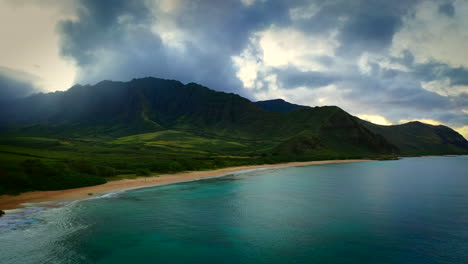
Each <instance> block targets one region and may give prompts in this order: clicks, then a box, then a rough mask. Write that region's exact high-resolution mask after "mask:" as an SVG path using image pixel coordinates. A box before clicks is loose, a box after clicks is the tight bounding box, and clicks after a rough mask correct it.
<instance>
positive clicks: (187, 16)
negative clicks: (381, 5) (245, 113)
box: [59, 0, 288, 95]
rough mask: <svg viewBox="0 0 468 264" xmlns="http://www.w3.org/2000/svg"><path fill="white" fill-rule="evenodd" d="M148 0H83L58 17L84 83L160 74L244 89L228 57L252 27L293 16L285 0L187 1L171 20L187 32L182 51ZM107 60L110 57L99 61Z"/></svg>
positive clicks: (241, 45) (246, 38)
mask: <svg viewBox="0 0 468 264" xmlns="http://www.w3.org/2000/svg"><path fill="white" fill-rule="evenodd" d="M148 3H149V2H148V1H144V0H137V1H123V0H118V1H91V0H82V1H80V6H79V12H78V19H77V20H68V21H63V22H62V23H60V25H59V31H60V32H61V36H62V53H63V55H65V56H68V57H71V58H72V59H74V60H75V61H77V63H78V66H79V67H80V69H79V70H80V73H79V77H78V81H79V82H97V81H99V80H100V79H103V78H110V79H114V80H128V79H131V78H134V77H143V76H156V77H161V78H170V79H177V80H180V81H182V82H198V83H201V84H203V85H206V86H208V87H210V88H213V89H216V90H225V91H232V92H237V93H240V94H244V95H245V92H244V91H243V90H242V84H241V82H240V81H239V80H238V79H237V77H236V71H237V69H235V68H234V65H233V63H232V59H231V56H234V55H238V54H239V53H240V52H241V51H242V49H243V48H244V47H245V46H246V44H247V42H248V41H249V37H250V35H251V33H253V32H255V31H258V30H260V29H263V28H264V27H267V26H270V25H271V24H275V23H277V24H281V23H286V21H287V20H288V13H287V6H285V4H284V3H285V2H282V1H271V2H269V3H268V4H266V3H262V2H259V3H255V4H254V6H252V7H245V6H244V5H243V4H242V3H241V2H240V1H238V0H236V1H198V2H188V3H187V5H184V6H182V7H180V8H179V9H178V10H177V13H176V14H174V16H173V17H172V18H171V19H173V22H174V24H175V25H176V26H177V27H178V28H180V29H182V30H183V31H184V32H185V34H186V35H185V36H186V37H187V39H183V40H180V42H181V44H182V46H183V47H184V49H185V50H186V52H181V51H179V50H177V49H174V48H171V47H168V46H166V45H164V43H163V41H162V39H161V37H160V36H159V35H158V34H156V33H154V32H152V27H153V26H154V23H158V22H160V17H158V12H156V16H155V15H154V13H151V11H150V7H149V6H147V4H148ZM159 15H160V16H164V15H167V14H163V13H161V12H160V13H159ZM103 60H106V61H111V62H109V63H108V64H104V65H102V66H101V64H103V62H102V61H103ZM93 76H95V77H93Z"/></svg>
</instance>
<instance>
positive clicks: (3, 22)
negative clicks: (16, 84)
mask: <svg viewBox="0 0 468 264" xmlns="http://www.w3.org/2000/svg"><path fill="white" fill-rule="evenodd" d="M71 6H72V5H71V4H70V1H69V0H63V1H60V0H45V1H40V3H39V1H32V0H22V1H11V0H4V1H0V36H1V38H2V40H1V41H0V66H3V67H8V68H10V69H16V70H19V71H22V72H25V73H28V74H30V75H35V76H40V79H37V80H35V81H38V83H35V84H34V85H36V86H40V87H42V88H43V89H44V90H46V91H55V90H66V89H68V88H70V86H71V85H72V84H73V81H74V77H75V68H74V66H73V64H71V63H69V62H67V61H65V60H63V58H61V56H60V54H59V36H57V34H56V24H57V22H58V21H60V19H65V18H72V17H73V12H72V9H71Z"/></svg>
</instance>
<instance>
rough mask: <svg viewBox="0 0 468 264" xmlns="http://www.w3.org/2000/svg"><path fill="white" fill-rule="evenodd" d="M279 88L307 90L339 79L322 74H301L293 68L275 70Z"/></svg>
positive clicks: (307, 72)
mask: <svg viewBox="0 0 468 264" xmlns="http://www.w3.org/2000/svg"><path fill="white" fill-rule="evenodd" d="M275 73H276V74H277V76H278V81H279V82H280V84H281V88H284V89H294V88H297V87H301V86H306V87H309V88H316V87H322V86H326V85H329V84H332V83H334V82H336V81H338V80H339V77H337V76H333V75H330V74H327V73H323V72H317V71H306V72H302V71H300V70H298V69H297V68H294V67H288V68H286V69H281V70H276V71H275Z"/></svg>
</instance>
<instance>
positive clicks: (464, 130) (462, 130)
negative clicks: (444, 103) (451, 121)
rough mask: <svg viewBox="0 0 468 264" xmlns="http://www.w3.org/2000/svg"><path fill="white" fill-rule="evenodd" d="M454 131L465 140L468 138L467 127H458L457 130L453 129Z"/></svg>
mask: <svg viewBox="0 0 468 264" xmlns="http://www.w3.org/2000/svg"><path fill="white" fill-rule="evenodd" d="M455 130H456V131H457V132H458V133H460V135H462V136H463V137H464V138H465V139H467V138H468V126H462V127H458V128H455Z"/></svg>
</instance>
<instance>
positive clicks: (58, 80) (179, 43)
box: [0, 0, 468, 138]
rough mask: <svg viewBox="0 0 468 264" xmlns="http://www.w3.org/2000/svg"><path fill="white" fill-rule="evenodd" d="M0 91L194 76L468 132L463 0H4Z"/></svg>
mask: <svg viewBox="0 0 468 264" xmlns="http://www.w3.org/2000/svg"><path fill="white" fill-rule="evenodd" d="M0 36H1V41H0V103H1V102H2V100H9V99H12V98H18V97H22V96H27V95H29V94H31V93H35V92H51V91H57V90H66V89H68V88H70V87H71V86H72V85H74V84H76V83H79V84H95V83H97V82H99V81H102V80H116V81H128V80H131V79H133V78H139V77H146V76H153V77H158V78H164V79H175V80H179V81H181V82H183V83H189V82H196V83H199V84H202V85H204V86H207V87H209V88H211V89H214V90H218V91H225V92H233V93H237V94H240V95H242V96H244V97H246V98H248V99H250V100H252V101H257V100H267V99H276V98H282V99H285V100H287V101H289V102H292V103H296V104H302V105H309V106H317V105H318V106H321V105H337V106H339V107H341V108H343V109H344V110H346V111H347V112H349V113H351V114H353V115H356V116H358V117H360V118H362V119H366V120H369V121H372V122H374V123H378V124H383V125H391V124H400V123H404V122H409V121H414V120H419V121H422V122H426V123H430V124H443V125H447V126H450V127H452V128H454V129H456V130H457V131H458V132H459V133H461V134H462V135H464V136H465V138H468V48H467V47H468V44H467V43H468V0H411V1H408V0H392V1H388V0H353V1H349V0H328V1H324V0H321V1H320V0H308V1H306V0H289V1H288V0H283V1H280V0H223V1H218V0H133V1H128V0H99V1H97V0H0Z"/></svg>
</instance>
